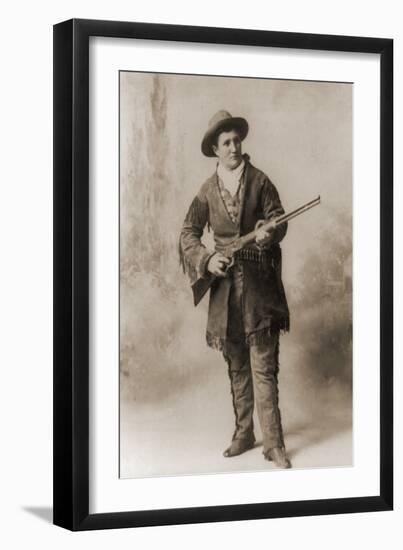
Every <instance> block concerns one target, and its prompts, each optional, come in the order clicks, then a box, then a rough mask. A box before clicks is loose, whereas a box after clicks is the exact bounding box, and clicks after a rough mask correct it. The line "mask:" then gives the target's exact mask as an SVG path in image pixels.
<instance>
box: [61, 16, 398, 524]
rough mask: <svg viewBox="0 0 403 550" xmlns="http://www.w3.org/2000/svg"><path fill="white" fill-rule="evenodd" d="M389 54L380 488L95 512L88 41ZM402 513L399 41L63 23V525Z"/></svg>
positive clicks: (383, 70) (384, 90) (384, 116)
mask: <svg viewBox="0 0 403 550" xmlns="http://www.w3.org/2000/svg"><path fill="white" fill-rule="evenodd" d="M92 36H100V37H117V38H135V39H146V40H167V41H179V42H196V43H212V44H226V45H238V46H262V47H278V48H296V49H308V50H327V51H335V52H363V53H377V54H380V58H381V63H380V86H381V90H380V97H381V104H380V120H381V124H380V140H381V144H380V145H381V146H380V243H381V257H380V281H381V285H380V320H379V322H380V365H381V368H380V420H381V422H380V426H381V429H380V490H379V494H376V495H373V496H369V497H368V496H365V497H354V498H340V499H327V500H307V501H292V502H279V503H258V504H239V505H224V506H207V507H197V508H193V507H192V508H176V509H163V510H151V511H132V512H114V513H102V514H90V513H89V389H90V388H89V334H90V333H89V293H90V286H89V285H90V282H89V257H90V249H89V208H90V203H89V179H88V176H89V38H90V37H92ZM392 507H393V40H391V39H385V38H361V37H351V36H328V35H313V34H300V33H290V32H270V31H257V30H245V29H229V28H228V29H224V28H207V27H193V26H177V25H160V24H148V23H127V22H115V21H96V20H80V19H72V20H69V21H65V22H62V23H59V24H57V25H55V26H54V523H55V524H56V525H59V526H61V527H65V528H67V529H71V530H90V529H106V528H120V527H139V526H153V525H155V526H156V525H168V524H184V523H203V522H217V521H235V520H247V519H261V518H277V517H292V516H305V515H323V514H340V513H353V512H370V511H381V510H391V509H392Z"/></svg>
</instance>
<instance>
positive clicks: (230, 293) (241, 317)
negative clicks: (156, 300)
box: [179, 111, 291, 468]
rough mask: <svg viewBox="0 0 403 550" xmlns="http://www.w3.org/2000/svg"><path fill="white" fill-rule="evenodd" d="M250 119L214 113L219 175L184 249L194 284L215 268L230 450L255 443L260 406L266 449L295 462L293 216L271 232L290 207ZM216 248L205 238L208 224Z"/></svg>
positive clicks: (193, 216) (211, 323) (210, 336)
mask: <svg viewBox="0 0 403 550" xmlns="http://www.w3.org/2000/svg"><path fill="white" fill-rule="evenodd" d="M248 130H249V126H248V123H247V121H246V120H245V119H244V118H240V117H232V116H231V115H230V114H229V113H228V112H227V111H219V112H218V113H216V114H215V115H214V116H213V118H212V119H211V120H210V122H209V125H208V129H207V131H206V133H205V135H204V138H203V140H202V145H201V150H202V152H203V154H204V155H206V156H207V157H216V159H217V165H216V170H215V171H214V173H213V175H212V176H211V177H210V178H208V179H207V180H206V181H205V182H204V184H203V185H202V186H201V188H200V190H199V192H198V193H197V195H196V197H195V198H194V199H193V201H192V203H191V205H190V208H189V211H188V213H187V216H186V218H185V221H184V223H183V227H182V231H181V235H180V241H179V253H180V261H181V264H182V266H183V269H184V271H185V272H186V273H187V274H188V276H189V278H190V281H191V283H192V284H193V283H194V282H195V281H196V280H197V279H199V278H200V277H206V276H209V275H210V274H213V275H215V276H216V277H217V278H216V280H215V282H214V283H213V285H212V287H211V290H210V302H209V312H208V321H207V334H206V338H207V344H208V345H209V346H210V347H212V348H214V349H217V350H220V351H221V352H222V353H223V356H224V359H225V361H226V362H227V364H228V373H229V377H230V383H231V393H232V400H233V407H234V413H235V431H234V434H233V437H232V441H231V443H230V445H229V447H228V448H227V449H226V450H225V451H224V456H226V457H233V456H236V455H239V454H241V453H244V452H245V451H247V450H249V449H251V448H252V447H253V446H254V444H255V435H254V427H253V410H254V402H255V401H256V406H257V413H258V418H259V423H260V427H261V431H262V434H263V454H264V456H265V458H266V459H267V460H271V461H273V463H274V464H275V465H276V466H277V467H279V468H290V467H291V463H290V461H289V459H288V457H287V455H286V451H285V445H284V439H283V431H282V424H281V416H280V409H279V405H278V380H277V375H278V370H279V359H278V357H279V337H280V333H281V332H285V331H288V330H289V311H288V306H287V300H286V297H285V293H284V287H283V283H282V280H281V249H280V245H279V242H280V241H281V240H282V239H283V238H284V236H285V234H286V231H287V224H283V225H281V226H279V227H278V228H276V229H274V230H272V231H270V232H268V231H265V230H263V228H261V225H262V224H263V223H264V222H265V221H266V220H270V219H273V218H275V217H277V216H279V215H281V214H283V213H284V210H283V207H282V205H281V202H280V198H279V195H278V192H277V190H276V188H275V187H274V185H273V184H272V183H271V181H270V180H269V178H268V177H267V176H266V175H265V174H264V173H263V172H262V171H260V170H258V169H257V168H255V167H254V166H253V165H252V164H251V162H250V159H249V156H248V155H242V141H243V140H244V139H245V138H246V136H247V134H248ZM206 225H208V226H209V227H211V229H212V231H213V233H214V241H215V250H208V249H207V248H206V247H205V246H204V245H203V244H202V242H201V237H202V234H203V230H204V228H205V226H206ZM254 229H257V233H256V242H255V243H253V244H251V245H249V246H248V247H247V248H244V249H242V250H240V251H239V252H237V253H236V255H235V261H234V265H231V266H229V263H230V260H229V259H228V258H226V257H225V256H224V255H223V254H222V253H221V252H222V251H223V250H224V248H225V247H226V246H227V245H228V244H229V243H230V242H232V241H233V240H234V239H236V238H238V237H239V236H242V235H244V234H246V233H249V232H250V231H253V230H254Z"/></svg>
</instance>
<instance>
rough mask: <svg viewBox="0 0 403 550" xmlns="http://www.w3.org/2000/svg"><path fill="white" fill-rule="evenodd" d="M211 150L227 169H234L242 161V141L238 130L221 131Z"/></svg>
mask: <svg viewBox="0 0 403 550" xmlns="http://www.w3.org/2000/svg"><path fill="white" fill-rule="evenodd" d="M213 151H214V153H215V154H216V156H217V157H218V158H219V160H220V162H221V163H222V164H223V165H224V166H225V168H227V170H234V169H235V168H236V167H237V166H239V165H240V163H241V162H242V142H241V138H240V137H239V134H238V132H237V131H236V130H230V131H229V132H221V134H220V135H219V136H218V140H217V145H213Z"/></svg>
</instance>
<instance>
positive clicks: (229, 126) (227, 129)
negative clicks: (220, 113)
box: [211, 121, 240, 147]
mask: <svg viewBox="0 0 403 550" xmlns="http://www.w3.org/2000/svg"><path fill="white" fill-rule="evenodd" d="M231 130H235V131H236V132H237V133H238V135H239V136H240V132H239V127H238V126H237V125H236V124H234V123H233V122H231V121H228V123H226V124H223V125H222V126H221V127H220V129H219V130H217V131H216V132H215V134H214V135H213V136H212V138H211V145H212V146H214V147H217V144H218V138H219V136H220V134H222V133H223V132H231Z"/></svg>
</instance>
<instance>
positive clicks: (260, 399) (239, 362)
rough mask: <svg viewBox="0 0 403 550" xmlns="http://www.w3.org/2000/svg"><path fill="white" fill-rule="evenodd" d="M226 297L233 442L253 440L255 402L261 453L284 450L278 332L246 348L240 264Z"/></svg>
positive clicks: (225, 356) (226, 354)
mask: <svg viewBox="0 0 403 550" xmlns="http://www.w3.org/2000/svg"><path fill="white" fill-rule="evenodd" d="M232 278H233V281H232V286H231V293H230V297H229V304H228V305H229V311H228V313H229V320H228V334H227V335H228V340H227V342H228V345H227V346H226V349H225V352H224V358H225V360H226V362H227V364H228V373H229V377H230V382H231V393H232V401H233V407H234V413H235V432H234V434H233V439H248V440H254V431H253V410H254V403H255V401H256V408H257V414H258V418H259V424H260V428H261V431H262V435H263V452H264V453H267V452H268V451H270V450H271V449H273V448H274V447H284V439H283V431H282V425H281V414H280V409H279V397H278V371H279V361H278V355H279V332H278V331H276V332H274V333H272V334H268V335H267V338H265V341H264V343H259V344H258V345H251V346H248V345H247V344H246V343H245V334H244V330H243V321H242V286H243V285H242V283H243V268H242V263H241V262H239V263H237V264H235V266H234V267H233V269H232Z"/></svg>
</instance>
